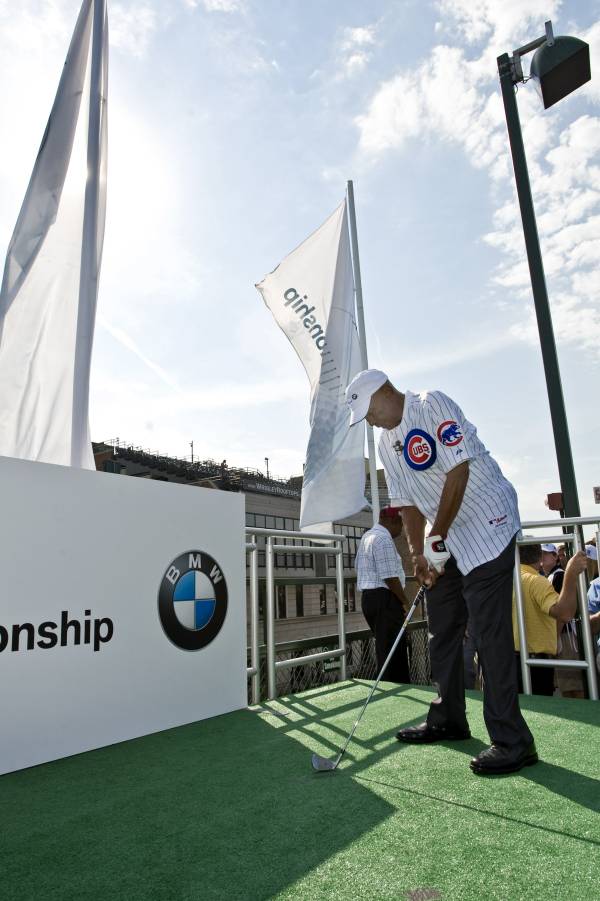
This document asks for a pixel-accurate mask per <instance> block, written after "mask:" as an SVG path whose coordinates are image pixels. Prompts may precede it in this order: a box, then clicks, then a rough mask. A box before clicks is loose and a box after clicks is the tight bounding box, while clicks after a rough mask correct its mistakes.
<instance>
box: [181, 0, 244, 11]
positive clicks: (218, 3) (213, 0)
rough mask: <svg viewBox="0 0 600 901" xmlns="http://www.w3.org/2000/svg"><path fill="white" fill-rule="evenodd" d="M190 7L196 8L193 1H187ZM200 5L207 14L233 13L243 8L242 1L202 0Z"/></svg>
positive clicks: (195, 3)
mask: <svg viewBox="0 0 600 901" xmlns="http://www.w3.org/2000/svg"><path fill="white" fill-rule="evenodd" d="M188 4H189V5H190V6H192V5H193V6H197V5H198V3H197V2H194V0H188ZM202 5H203V7H204V9H205V10H206V12H209V13H215V12H218V13H235V12H240V10H242V9H243V8H244V5H245V4H244V0H202Z"/></svg>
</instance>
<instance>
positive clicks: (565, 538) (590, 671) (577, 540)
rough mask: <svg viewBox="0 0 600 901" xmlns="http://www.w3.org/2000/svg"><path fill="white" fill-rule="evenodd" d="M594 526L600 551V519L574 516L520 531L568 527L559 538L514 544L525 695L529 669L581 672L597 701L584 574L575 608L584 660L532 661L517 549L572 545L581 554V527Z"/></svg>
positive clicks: (527, 525) (530, 539) (528, 525)
mask: <svg viewBox="0 0 600 901" xmlns="http://www.w3.org/2000/svg"><path fill="white" fill-rule="evenodd" d="M589 525H594V526H596V547H600V517H597V518H596V517H591V516H588V517H585V516H573V517H567V518H565V519H560V520H555V519H550V520H540V521H535V522H524V523H523V525H522V529H523V530H524V531H526V530H529V529H554V530H556V529H557V528H563V527H564V528H565V530H566V529H567V528H569V527H570V531H564V532H563V533H561V534H556V535H554V534H551V535H546V534H545V535H543V537H541V538H540V537H530V536H527V537H525V538H521V539H520V540H519V541H518V542H517V546H516V548H515V575H514V582H515V600H516V608H517V624H518V630H519V644H520V647H521V655H520V656H521V674H522V678H523V691H524V693H525V694H526V695H530V694H531V693H532V692H531V672H530V667H532V666H549V667H559V668H561V667H562V668H570V669H580V670H582V671H583V672H584V674H585V676H586V678H587V687H588V695H589V698H590V700H592V701H597V700H598V678H597V675H596V654H595V651H594V639H593V637H592V631H591V628H590V618H589V613H588V602H587V582H586V574H585V573H580V575H579V576H578V578H577V606H578V612H579V614H580V617H581V636H582V640H583V655H584V659H583V660H556V659H554V658H552V659H540V658H537V657H536V658H532V657H528V655H527V650H526V649H527V630H526V627H525V611H524V607H523V588H522V585H521V569H520V564H521V556H520V553H519V546H520V545H524V544H540V542H542V541H543V542H544V543H547V542H553V543H560V544H569V545H572V547H573V549H574V550H575V551H576V552H577V551H581V550H583V549H584V547H585V542H584V540H583V531H582V527H583V526H589Z"/></svg>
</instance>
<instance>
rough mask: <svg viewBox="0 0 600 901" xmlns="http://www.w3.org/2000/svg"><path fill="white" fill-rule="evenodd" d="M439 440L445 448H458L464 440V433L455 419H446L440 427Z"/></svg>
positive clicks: (438, 431)
mask: <svg viewBox="0 0 600 901" xmlns="http://www.w3.org/2000/svg"><path fill="white" fill-rule="evenodd" d="M437 439H438V441H439V442H440V444H443V445H444V447H456V445H457V444H460V442H461V441H462V440H463V433H462V431H461V428H460V426H459V424H458V423H457V422H456V420H455V419H446V420H445V422H442V424H441V425H440V426H438V430H437Z"/></svg>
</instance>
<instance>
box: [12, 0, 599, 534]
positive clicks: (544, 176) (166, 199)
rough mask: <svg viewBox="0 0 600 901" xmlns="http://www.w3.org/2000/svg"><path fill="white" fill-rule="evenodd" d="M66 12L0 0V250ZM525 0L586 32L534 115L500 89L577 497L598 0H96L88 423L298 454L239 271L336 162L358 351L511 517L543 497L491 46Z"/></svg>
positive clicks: (583, 474)
mask: <svg viewBox="0 0 600 901" xmlns="http://www.w3.org/2000/svg"><path fill="white" fill-rule="evenodd" d="M525 6H526V11H524V10H523V7H525ZM78 8H79V2H78V0H52V2H50V0H21V2H20V3H19V4H18V7H17V11H15V4H14V2H13V0H0V84H2V86H3V87H2V89H1V90H0V117H1V120H2V122H3V123H7V124H8V127H5V128H3V141H2V146H1V149H0V248H1V249H2V253H4V249H5V248H6V246H7V244H8V241H9V238H10V234H11V232H12V229H13V227H14V223H15V220H16V217H17V214H18V210H19V207H20V204H21V201H22V198H23V194H24V191H25V188H26V185H27V182H28V179H29V175H30V172H31V168H32V165H33V161H34V159H35V155H36V153H37V148H38V145H39V142H40V139H41V136H42V133H43V129H44V127H45V123H46V120H47V116H48V113H49V110H50V106H51V102H52V98H53V95H54V92H55V90H56V86H57V83H58V78H59V75H60V70H61V67H62V64H63V61H64V57H65V54H66V49H67V46H68V42H69V40H70V36H71V33H72V29H73V26H74V23H75V19H76V15H77V10H78ZM547 18H552V20H553V23H554V29H555V33H557V34H561V33H572V34H576V35H579V36H581V37H585V38H586V39H587V40H588V41H589V43H590V44H591V47H592V75H593V80H592V82H591V83H590V84H589V85H588V86H586V87H585V88H583V89H581V90H580V91H578V92H577V93H576V94H574V95H572V96H571V97H569V98H567V99H565V100H563V101H562V102H561V103H560V104H558V105H557V106H556V107H554V108H553V109H552V110H549V111H546V112H544V111H543V109H542V108H541V104H540V103H539V101H538V98H537V95H536V93H535V91H534V88H533V86H532V85H531V84H530V85H526V86H522V87H521V89H520V91H519V105H520V112H521V118H522V123H523V126H524V131H525V141H526V148H527V152H528V160H529V165H530V174H531V177H532V182H533V189H534V197H535V201H536V209H537V212H538V216H539V229H540V234H541V238H542V245H543V252H544V260H545V263H546V269H547V280H548V288H549V294H550V299H551V305H552V312H553V316H554V322H555V330H556V335H557V341H558V350H559V357H560V365H561V371H562V377H563V388H564V394H565V399H566V404H567V412H568V417H569V423H570V429H571V440H572V445H573V452H574V459H575V467H576V472H577V477H578V484H579V490H580V501H581V506H582V512H586V513H588V514H592V513H596V512H598V508H597V507H595V505H594V503H593V496H592V486H593V485H600V463H599V457H600V455H599V453H598V448H599V445H600V425H599V417H598V409H599V406H600V405H599V401H598V398H599V397H600V394H599V389H600V365H599V362H600V340H599V339H600V304H599V303H598V296H599V294H600V164H599V152H600V107H599V104H600V65H599V64H600V22H599V21H598V20H599V19H600V2H599V0H591V2H586V3H585V4H584V3H580V2H560V0H545V2H539V0H530V2H528V3H527V4H522V3H518V2H516V0H502V2H500V0H498V2H493V0H479V2H477V3H475V2H473V0H440V2H434V0H431V2H426V0H395V2H391V0H388V2H384V0H371V2H369V3H368V4H367V3H364V2H353V0H345V2H343V3H342V2H340V3H325V2H318V0H155V2H153V0H132V2H131V3H117V2H110V0H109V28H110V34H111V60H110V74H109V102H108V103H109V174H108V216H107V226H106V238H105V249H104V262H103V271H102V280H101V287H100V299H99V307H98V322H97V331H96V341H95V350H94V360H93V371H92V397H91V423H92V432H93V437H94V439H95V440H101V439H108V438H114V437H117V436H118V437H120V438H121V439H122V440H127V441H129V442H132V443H133V444H136V445H141V446H143V447H146V448H150V449H155V450H159V451H162V452H165V453H169V454H172V455H175V456H185V455H188V454H189V453H190V448H189V442H190V441H191V440H193V441H194V449H195V453H196V454H197V455H198V456H200V457H212V458H216V459H218V460H221V459H223V458H226V459H227V460H228V462H229V463H230V464H231V465H239V466H250V467H257V468H260V469H263V470H264V458H265V457H269V460H270V470H271V472H272V473H274V474H276V475H281V476H288V475H292V474H297V473H299V472H301V471H302V463H303V460H304V453H305V449H306V444H307V440H308V412H309V403H308V400H309V398H308V383H307V381H306V377H305V375H304V372H303V370H302V368H301V365H300V363H299V361H298V360H297V358H296V355H295V354H294V352H293V350H292V349H291V347H290V346H289V345H288V343H287V341H286V339H285V337H284V336H283V334H282V333H281V332H280V331H279V329H278V328H277V326H276V325H275V324H274V322H273V320H272V318H271V316H270V313H269V312H268V310H267V309H266V308H265V306H264V304H263V302H262V300H261V298H260V296H259V294H258V292H257V291H256V290H255V288H254V283H255V282H257V281H259V280H260V279H261V278H262V277H263V276H264V275H265V273H267V272H268V271H270V270H271V269H272V268H273V267H274V266H275V265H276V264H277V263H278V262H279V261H280V260H281V258H282V257H283V256H285V254H287V253H288V252H289V251H290V250H291V249H293V248H294V247H295V246H296V245H297V244H298V243H300V242H301V241H302V240H303V239H304V238H305V237H306V236H307V235H308V234H309V233H310V232H312V231H313V230H314V229H315V228H316V227H317V226H318V225H319V224H320V223H321V222H322V221H323V220H324V219H326V218H327V216H328V215H329V214H330V213H331V212H332V211H333V209H334V208H335V207H336V206H337V205H338V203H339V202H340V200H341V199H342V197H343V195H344V190H345V183H346V180H347V179H348V178H352V179H353V180H354V185H355V195H356V208H357V218H358V232H359V243H360V253H361V265H362V274H363V291H364V296H365V310H366V316H367V333H368V343H369V356H370V363H371V365H372V366H376V367H378V368H382V369H385V370H386V371H387V372H388V373H389V375H390V377H391V378H392V380H393V381H394V382H395V383H396V385H397V386H398V387H399V388H400V389H403V388H411V389H412V390H420V389H423V388H439V389H441V390H443V391H446V392H447V393H448V394H450V395H452V396H453V397H454V398H455V399H456V400H457V401H458V402H459V404H460V405H461V406H462V408H463V410H464V412H465V414H466V415H467V417H468V418H469V419H471V420H472V421H473V422H475V424H476V425H477V426H478V429H479V433H480V435H481V437H482V439H483V440H484V442H485V443H486V444H487V446H488V447H489V448H490V450H491V451H492V453H493V454H494V455H495V456H496V457H497V458H498V459H499V461H500V462H501V465H502V466H503V468H504V470H505V472H506V474H507V475H508V476H509V477H510V478H511V479H512V480H513V481H514V483H515V485H516V487H517V490H518V492H519V497H520V505H521V512H522V515H523V516H524V517H527V518H532V517H538V518H539V517H541V516H544V515H545V514H546V512H547V511H546V509H545V507H544V503H543V502H544V498H545V496H546V494H547V493H548V492H549V491H553V490H558V487H559V485H558V474H557V468H556V463H555V455H554V446H553V439H552V431H551V427H550V419H549V409H548V401H547V395H546V389H545V382H544V376H543V369H542V362H541V354H540V351H539V346H538V341H537V334H536V327H535V321H534V318H533V304H532V300H531V292H530V288H529V283H528V275H527V268H526V263H525V254H524V245H523V239H522V232H521V226H520V220H519V215H518V208H517V206H516V201H515V197H514V182H513V178H512V170H511V168H510V161H509V159H508V156H507V142H506V128H505V124H504V121H503V114H502V107H501V101H500V93H499V87H498V82H497V74H496V63H495V59H496V56H497V55H499V54H500V53H502V52H504V51H510V50H512V49H514V48H515V47H517V46H519V45H521V44H524V43H526V42H527V41H529V40H532V39H533V38H535V37H537V36H539V35H540V34H543V31H544V21H545V20H546V19H547ZM595 72H597V73H598V75H597V76H595V75H594V73H595Z"/></svg>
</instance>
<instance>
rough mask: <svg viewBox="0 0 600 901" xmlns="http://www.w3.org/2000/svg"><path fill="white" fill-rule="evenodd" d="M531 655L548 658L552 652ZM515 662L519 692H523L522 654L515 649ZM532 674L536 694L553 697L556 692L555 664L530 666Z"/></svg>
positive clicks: (533, 689) (531, 655) (532, 683)
mask: <svg viewBox="0 0 600 901" xmlns="http://www.w3.org/2000/svg"><path fill="white" fill-rule="evenodd" d="M529 656H530V657H540V658H541V659H542V660H548V659H549V657H550V654H530V655H529ZM515 663H516V665H517V684H518V686H519V694H522V693H523V676H522V674H521V655H520V654H519V652H518V651H515ZM529 673H530V675H531V691H532V692H533V694H534V695H546V696H547V697H549V698H551V697H552V695H553V694H554V667H553V666H531V667H530V668H529Z"/></svg>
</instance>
